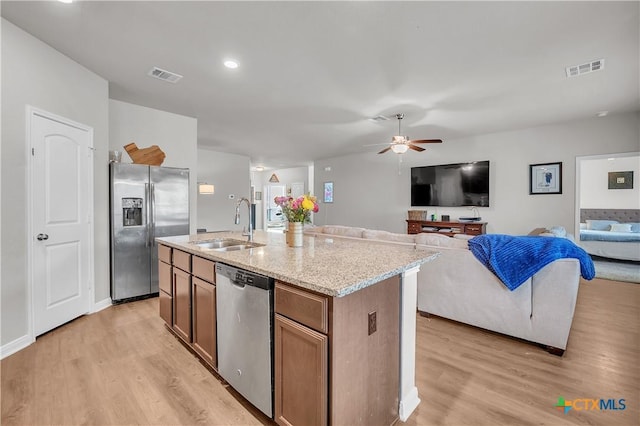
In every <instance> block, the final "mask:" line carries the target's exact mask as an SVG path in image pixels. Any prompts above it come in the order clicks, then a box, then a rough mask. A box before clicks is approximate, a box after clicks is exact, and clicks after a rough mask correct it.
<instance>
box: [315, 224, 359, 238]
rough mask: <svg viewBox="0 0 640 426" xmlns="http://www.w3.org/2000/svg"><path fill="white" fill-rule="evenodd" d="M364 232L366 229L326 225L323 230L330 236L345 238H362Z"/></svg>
mask: <svg viewBox="0 0 640 426" xmlns="http://www.w3.org/2000/svg"><path fill="white" fill-rule="evenodd" d="M364 230H365V229H364V228H356V227H353V226H343V225H325V226H324V227H323V229H322V232H323V233H324V234H329V235H342V236H344V237H356V238H362V232H363V231H364Z"/></svg>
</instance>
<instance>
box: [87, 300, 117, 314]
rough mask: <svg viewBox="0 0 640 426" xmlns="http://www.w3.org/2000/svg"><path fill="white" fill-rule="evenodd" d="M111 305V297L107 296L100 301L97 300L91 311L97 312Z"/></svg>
mask: <svg viewBox="0 0 640 426" xmlns="http://www.w3.org/2000/svg"><path fill="white" fill-rule="evenodd" d="M111 305H112V302H111V298H110V297H107V298H106V299H102V300H101V301H99V302H95V303H94V304H93V310H92V311H91V313H92V314H95V313H96V312H99V311H101V310H103V309H106V308H108V307H109V306H111Z"/></svg>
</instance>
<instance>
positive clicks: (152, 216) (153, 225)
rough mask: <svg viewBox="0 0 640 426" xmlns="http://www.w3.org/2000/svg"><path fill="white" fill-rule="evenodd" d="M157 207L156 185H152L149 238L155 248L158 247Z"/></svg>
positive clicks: (150, 243)
mask: <svg viewBox="0 0 640 426" xmlns="http://www.w3.org/2000/svg"><path fill="white" fill-rule="evenodd" d="M155 205H156V185H155V184H154V183H152V184H151V202H150V203H149V213H150V214H149V222H150V226H151V232H150V233H149V238H150V239H151V241H150V242H149V245H150V246H151V247H155V245H156V218H155V215H156V212H155Z"/></svg>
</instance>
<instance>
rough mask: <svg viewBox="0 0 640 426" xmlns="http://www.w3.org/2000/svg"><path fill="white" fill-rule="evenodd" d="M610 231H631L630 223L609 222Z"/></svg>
mask: <svg viewBox="0 0 640 426" xmlns="http://www.w3.org/2000/svg"><path fill="white" fill-rule="evenodd" d="M610 231H611V232H631V224H630V223H613V224H611V229H610Z"/></svg>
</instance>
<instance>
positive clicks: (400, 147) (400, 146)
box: [378, 114, 442, 154]
mask: <svg viewBox="0 0 640 426" xmlns="http://www.w3.org/2000/svg"><path fill="white" fill-rule="evenodd" d="M396 118H397V119H398V135H396V136H393V137H392V138H391V142H389V146H388V147H386V148H385V149H383V150H382V151H380V152H379V153H378V154H384V153H385V152H387V151H389V150H391V151H393V152H395V153H396V154H404V153H405V152H407V151H408V150H410V149H412V150H414V151H418V152H421V151H424V148H422V147H419V146H418V145H414V144H417V143H442V140H440V139H409V137H407V136H402V132H401V130H400V124H401V123H402V119H403V118H404V114H396Z"/></svg>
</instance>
